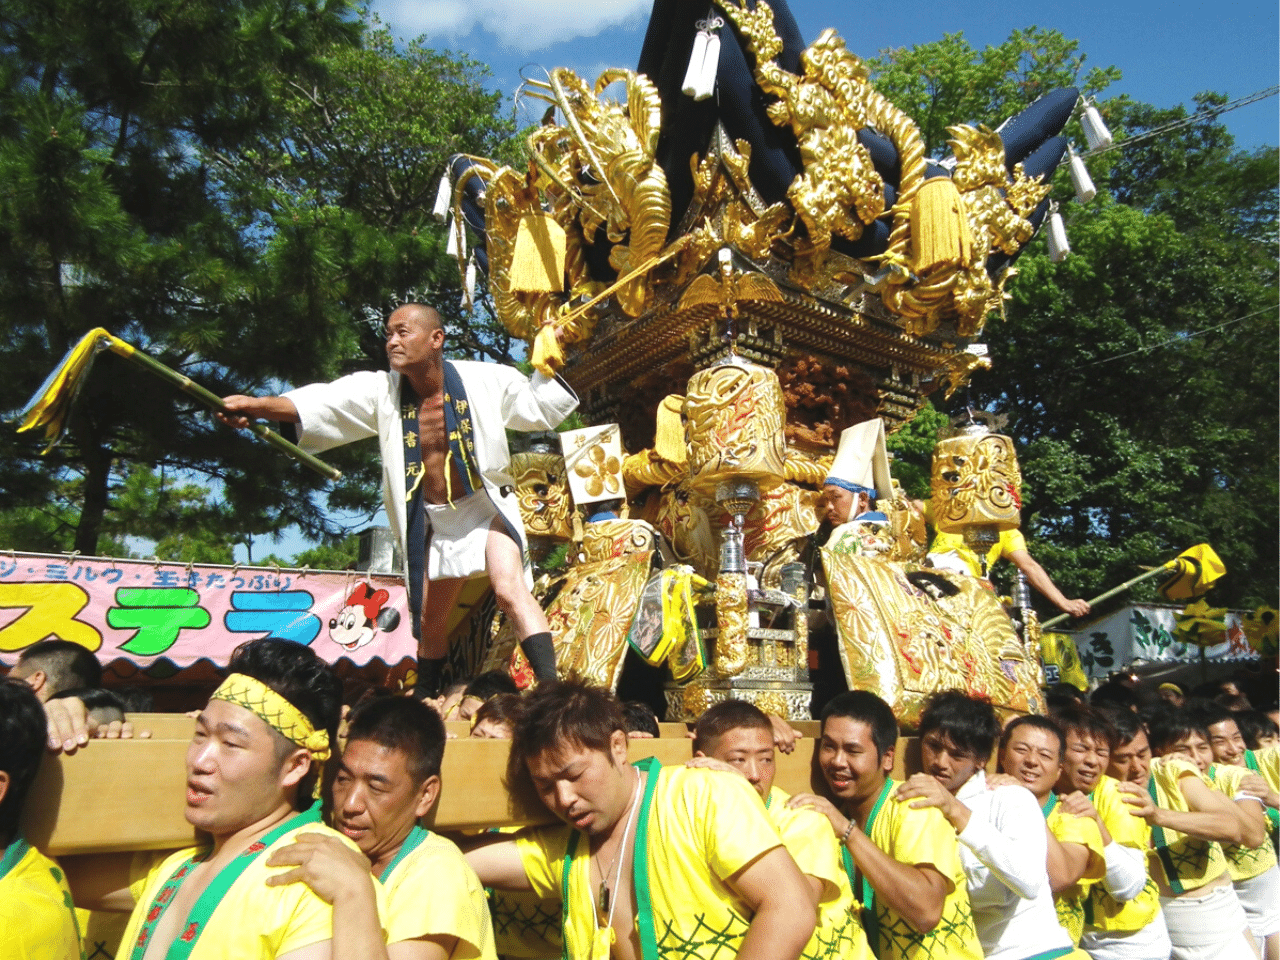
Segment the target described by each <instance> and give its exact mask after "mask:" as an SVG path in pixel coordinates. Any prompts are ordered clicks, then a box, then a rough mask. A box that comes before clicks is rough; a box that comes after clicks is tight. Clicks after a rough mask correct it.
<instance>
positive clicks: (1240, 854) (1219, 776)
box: [1209, 763, 1276, 883]
mask: <svg viewBox="0 0 1280 960" xmlns="http://www.w3.org/2000/svg"><path fill="white" fill-rule="evenodd" d="M1252 772H1253V771H1251V770H1249V769H1248V768H1247V767H1233V766H1230V765H1228V764H1223V763H1215V764H1213V765H1212V766H1211V767H1209V780H1210V782H1211V783H1212V784H1213V785H1214V786H1215V787H1217V788H1218V789H1219V790H1221V791H1222V792H1223V793H1225V794H1226V795H1227V796H1228V797H1229V798H1231V799H1232V800H1233V801H1234V799H1235V796H1236V794H1238V793H1239V792H1240V781H1241V780H1243V779H1244V778H1245V777H1247V776H1249V774H1250V773H1252ZM1246 802H1247V803H1253V802H1254V801H1252V800H1248V801H1246ZM1258 809H1259V810H1265V809H1266V808H1265V807H1263V806H1262V805H1261V804H1259V805H1258ZM1222 852H1223V853H1224V854H1226V857H1227V873H1229V874H1230V875H1231V881H1232V883H1235V882H1236V881H1238V880H1252V879H1253V878H1254V877H1256V876H1259V875H1261V874H1264V873H1266V872H1267V871H1268V870H1270V869H1271V868H1272V867H1274V866H1275V865H1276V851H1275V848H1274V847H1273V846H1271V838H1270V837H1267V838H1265V839H1264V840H1263V841H1262V843H1260V844H1258V846H1256V847H1246V846H1244V845H1243V844H1239V843H1233V844H1230V845H1228V846H1224V847H1223V848H1222Z"/></svg>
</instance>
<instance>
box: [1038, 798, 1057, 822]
mask: <svg viewBox="0 0 1280 960" xmlns="http://www.w3.org/2000/svg"><path fill="white" fill-rule="evenodd" d="M1057 805H1058V795H1057V794H1056V793H1051V794H1049V799H1048V800H1046V801H1045V802H1044V806H1043V807H1041V808H1040V812H1041V813H1043V814H1044V818H1045V819H1046V820H1048V819H1049V815H1050V814H1052V813H1053V811H1054V808H1055V807H1057Z"/></svg>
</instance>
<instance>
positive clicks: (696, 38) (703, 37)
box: [681, 30, 710, 97]
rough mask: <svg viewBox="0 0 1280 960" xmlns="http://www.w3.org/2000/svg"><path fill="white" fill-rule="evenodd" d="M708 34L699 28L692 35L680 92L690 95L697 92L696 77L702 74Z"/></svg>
mask: <svg viewBox="0 0 1280 960" xmlns="http://www.w3.org/2000/svg"><path fill="white" fill-rule="evenodd" d="M708 39H710V35H709V34H706V33H703V32H702V31H701V30H699V31H698V32H697V33H695V34H694V35H693V50H692V51H691V52H690V54H689V66H688V68H686V70H685V72H684V84H683V85H682V87H681V90H682V92H683V93H684V95H685V96H687V97H692V96H694V95H695V94H696V93H697V92H698V79H699V78H700V77H701V76H702V61H703V60H704V59H706V56H707V41H708Z"/></svg>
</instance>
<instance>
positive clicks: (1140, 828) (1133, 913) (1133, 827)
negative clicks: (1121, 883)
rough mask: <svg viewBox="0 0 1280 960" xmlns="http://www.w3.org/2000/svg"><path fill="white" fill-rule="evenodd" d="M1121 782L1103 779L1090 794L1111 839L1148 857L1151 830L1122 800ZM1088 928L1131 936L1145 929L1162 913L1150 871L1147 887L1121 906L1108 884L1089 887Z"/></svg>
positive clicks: (1107, 778) (1158, 891) (1086, 903)
mask: <svg viewBox="0 0 1280 960" xmlns="http://www.w3.org/2000/svg"><path fill="white" fill-rule="evenodd" d="M1120 797H1121V793H1120V782H1119V781H1118V780H1115V779H1113V778H1112V777H1108V776H1105V775H1104V776H1102V777H1101V778H1100V779H1099V780H1098V785H1097V786H1096V787H1094V788H1093V792H1092V793H1090V794H1089V799H1090V800H1091V801H1092V802H1093V806H1094V808H1095V809H1096V810H1097V811H1098V816H1099V817H1100V818H1101V819H1102V823H1103V826H1105V827H1106V828H1107V833H1109V834H1111V839H1112V840H1113V841H1114V842H1115V843H1118V844H1121V845H1122V846H1126V847H1132V848H1133V849H1135V850H1141V851H1142V852H1143V853H1144V854H1145V853H1146V852H1147V850H1149V849H1150V847H1151V827H1150V826H1148V825H1147V821H1145V820H1143V819H1142V818H1141V817H1135V816H1134V815H1133V814H1132V813H1130V812H1129V811H1130V810H1131V809H1132V807H1130V806H1129V805H1128V804H1127V803H1125V802H1124V801H1123V800H1121V799H1120ZM1084 908H1085V927H1086V928H1088V929H1091V930H1100V931H1104V932H1109V933H1130V932H1133V931H1134V930H1141V929H1142V928H1143V927H1145V926H1146V925H1147V924H1148V923H1150V922H1151V921H1152V920H1154V919H1155V917H1156V914H1157V913H1159V912H1160V888H1159V887H1157V886H1156V882H1155V880H1153V879H1152V878H1151V876H1150V870H1148V875H1147V882H1146V885H1145V886H1144V887H1143V888H1142V891H1141V892H1140V893H1139V894H1138V895H1137V896H1136V897H1134V898H1133V899H1132V900H1126V901H1124V902H1123V903H1121V902H1120V901H1119V900H1117V899H1116V898H1115V897H1113V896H1111V894H1109V893H1108V892H1107V887H1106V884H1102V883H1095V884H1094V885H1093V886H1092V887H1090V888H1089V897H1088V899H1087V900H1086V901H1085V903H1084Z"/></svg>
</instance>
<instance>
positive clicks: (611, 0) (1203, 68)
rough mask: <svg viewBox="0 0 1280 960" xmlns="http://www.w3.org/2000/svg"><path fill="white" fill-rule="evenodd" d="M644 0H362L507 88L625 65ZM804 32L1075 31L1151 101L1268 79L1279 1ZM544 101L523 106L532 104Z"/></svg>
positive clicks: (824, 8)
mask: <svg viewBox="0 0 1280 960" xmlns="http://www.w3.org/2000/svg"><path fill="white" fill-rule="evenodd" d="M650 6H651V2H650V0H586V2H584V0H538V2H536V3H534V2H530V0H466V2H463V0H373V10H374V12H375V13H376V14H377V15H378V16H379V17H380V18H381V19H382V20H383V21H384V22H385V23H387V25H388V26H389V27H390V28H391V30H392V32H393V33H394V34H395V35H397V36H399V37H402V38H412V37H416V36H418V35H420V34H421V35H425V36H426V39H427V43H428V45H430V46H432V47H436V48H439V49H444V48H448V49H454V50H460V51H463V52H465V53H467V54H469V55H470V56H472V57H474V58H475V59H477V60H480V61H481V62H483V63H486V64H488V65H489V67H490V69H491V70H492V71H493V86H494V87H495V88H496V89H500V90H502V91H503V92H504V93H505V94H508V95H511V94H513V93H514V91H515V89H516V87H517V86H518V85H519V83H520V71H521V69H522V68H526V69H527V70H528V71H529V72H531V73H532V75H537V74H538V72H539V68H543V69H549V68H551V67H556V66H565V67H571V68H573V69H574V70H576V71H577V72H578V73H579V74H581V75H583V76H586V77H589V78H591V79H594V78H595V77H596V75H597V74H598V73H599V72H600V71H601V70H602V69H603V68H604V67H606V66H622V67H631V66H634V65H635V62H636V59H637V57H638V56H639V52H640V44H641V42H642V40H643V38H644V28H645V24H646V22H647V18H648V12H649V9H650ZM791 8H792V11H793V12H794V14H795V16H796V20H797V21H798V22H799V24H800V28H801V31H802V32H803V33H804V38H805V41H806V42H811V41H812V40H813V39H814V38H815V37H817V35H818V33H819V32H820V31H821V30H823V29H824V28H826V27H834V28H835V29H836V30H837V31H839V33H840V35H841V36H842V37H844V39H845V42H846V43H847V45H848V47H849V49H850V50H852V51H853V52H854V53H857V54H859V55H860V56H863V57H870V56H874V55H875V54H876V53H877V52H879V51H880V50H883V49H886V48H891V47H904V46H913V45H915V44H920V43H928V42H930V41H932V40H937V39H940V38H941V37H942V35H943V34H944V33H957V32H962V33H964V35H965V37H966V38H967V39H968V40H969V42H970V43H971V44H972V45H973V46H975V47H983V46H987V45H990V44H998V43H1001V42H1002V41H1004V40H1006V39H1007V38H1008V36H1009V33H1010V32H1011V31H1012V30H1014V29H1016V28H1020V27H1029V26H1039V27H1042V28H1045V29H1056V30H1059V31H1061V32H1062V33H1063V34H1064V35H1065V36H1067V37H1069V38H1072V39H1075V40H1078V41H1080V50H1081V51H1082V52H1083V53H1084V54H1085V55H1086V56H1087V60H1086V67H1088V66H1110V65H1114V66H1117V67H1119V68H1120V69H1121V71H1122V72H1123V74H1124V79H1123V80H1122V81H1121V82H1120V83H1118V84H1115V85H1114V86H1112V87H1111V88H1110V90H1109V93H1110V94H1121V93H1125V94H1128V95H1129V96H1130V97H1132V98H1133V99H1135V100H1140V101H1144V102H1146V103H1152V104H1155V105H1156V106H1159V107H1171V106H1174V105H1175V104H1179V103H1185V104H1190V103H1191V98H1192V97H1193V96H1194V95H1195V94H1197V93H1199V92H1202V91H1205V90H1214V91H1218V92H1222V93H1225V94H1227V96H1228V99H1232V100H1234V99H1236V98H1237V97H1243V96H1246V95H1248V94H1251V93H1253V92H1255V91H1258V90H1262V89H1265V88H1268V87H1271V86H1273V85H1275V84H1276V82H1277V65H1278V62H1280V41H1278V39H1277V38H1278V37H1280V9H1278V8H1280V5H1278V4H1277V3H1276V0H1236V2H1231V0H1228V2H1219V3H1216V4H1210V3H1205V2H1195V0H1166V2H1162V3H1155V2H1151V0H1112V2H1103V0H1059V2H1057V3H1054V4H1051V5H1043V6H1040V7H1030V6H1016V5H1014V4H1011V3H1008V2H1000V3H997V2H994V0H973V2H969V3H963V4H961V3H954V4H943V3H937V2H928V3H926V2H922V0H898V2H895V3H886V4H884V5H883V6H880V5H876V6H875V7H874V8H867V7H864V6H863V5H862V4H857V5H855V4H852V3H831V2H819V0H792V5H791ZM543 109H545V105H541V106H537V105H536V104H535V105H534V107H531V108H530V109H529V111H528V113H527V114H526V115H525V116H524V117H523V118H522V119H524V120H526V121H530V122H531V121H532V120H533V119H535V117H537V116H541V113H542V110H543ZM1277 116H1278V114H1277V98H1275V97H1272V98H1270V99H1267V100H1263V101H1261V102H1259V103H1254V104H1250V105H1249V106H1246V107H1242V108H1240V109H1239V110H1235V111H1233V112H1231V113H1229V114H1226V115H1225V116H1224V120H1225V122H1226V123H1227V125H1228V127H1229V128H1230V129H1231V131H1232V133H1233V135H1234V136H1235V137H1236V141H1237V145H1238V146H1240V147H1242V148H1246V149H1252V148H1254V147H1259V146H1267V145H1275V144H1276V143H1277V142H1278V141H1280V137H1278V135H1277V128H1278V126H1280V124H1278V122H1277Z"/></svg>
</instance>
